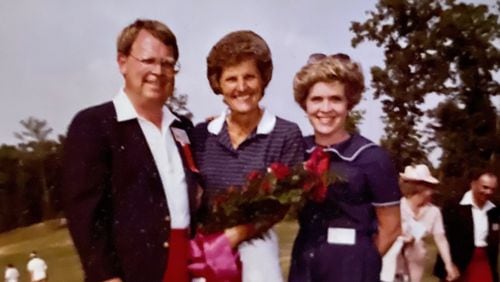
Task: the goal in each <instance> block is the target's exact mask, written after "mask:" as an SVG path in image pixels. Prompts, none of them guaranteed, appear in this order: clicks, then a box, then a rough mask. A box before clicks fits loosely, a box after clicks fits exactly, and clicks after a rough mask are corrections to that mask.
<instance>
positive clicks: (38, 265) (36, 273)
mask: <svg viewBox="0 0 500 282" xmlns="http://www.w3.org/2000/svg"><path fill="white" fill-rule="evenodd" d="M26 269H28V272H29V273H30V281H31V282H46V281H47V263H46V262H45V261H44V260H43V259H42V258H40V257H39V256H38V254H37V253H36V252H31V253H30V260H29V261H28V264H27V266H26Z"/></svg>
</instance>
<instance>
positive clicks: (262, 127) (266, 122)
mask: <svg viewBox="0 0 500 282" xmlns="http://www.w3.org/2000/svg"><path fill="white" fill-rule="evenodd" d="M261 109H262V110H263V112H264V114H263V115H262V118H261V119H260V122H259V125H258V126H257V134H269V133H271V131H272V130H273V129H274V126H275V125H276V116H275V115H273V114H272V113H270V112H269V111H267V110H266V109H265V108H261ZM229 113H231V110H230V109H229V108H226V109H225V110H224V111H223V112H222V114H221V115H219V116H218V117H216V118H215V119H213V120H212V121H211V122H209V123H208V132H210V133H212V134H215V135H217V134H219V133H220V131H221V130H222V127H223V126H224V122H226V117H227V115H228V114H229Z"/></svg>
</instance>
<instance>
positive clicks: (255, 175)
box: [247, 170, 262, 182]
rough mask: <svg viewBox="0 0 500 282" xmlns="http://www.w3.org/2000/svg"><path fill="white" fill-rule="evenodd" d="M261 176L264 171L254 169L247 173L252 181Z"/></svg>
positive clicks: (248, 178)
mask: <svg viewBox="0 0 500 282" xmlns="http://www.w3.org/2000/svg"><path fill="white" fill-rule="evenodd" d="M261 176H262V173H260V171H256V170H254V171H251V172H250V173H249V174H248V175H247V180H248V181H250V182H251V181H254V180H257V179H259V178H260V177H261Z"/></svg>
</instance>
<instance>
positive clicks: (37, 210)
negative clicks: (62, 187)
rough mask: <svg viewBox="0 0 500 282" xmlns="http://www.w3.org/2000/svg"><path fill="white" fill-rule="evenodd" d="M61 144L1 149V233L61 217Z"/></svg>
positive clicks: (40, 143) (46, 142) (37, 143)
mask: <svg viewBox="0 0 500 282" xmlns="http://www.w3.org/2000/svg"><path fill="white" fill-rule="evenodd" d="M62 141H63V138H60V139H59V140H57V141H56V140H38V141H29V142H26V143H20V144H18V145H16V146H11V145H2V146H0V232H3V231H7V230H10V229H14V228H16V227H21V226H26V225H30V224H33V223H37V222H40V221H43V220H47V219H51V218H54V217H57V216H60V211H61V205H60V202H59V198H58V193H57V192H56V191H57V189H56V187H57V182H58V177H59V171H60V168H61V149H62Z"/></svg>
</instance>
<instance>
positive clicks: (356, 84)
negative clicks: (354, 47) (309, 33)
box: [293, 53, 365, 110]
mask: <svg viewBox="0 0 500 282" xmlns="http://www.w3.org/2000/svg"><path fill="white" fill-rule="evenodd" d="M333 81H339V82H341V83H343V84H344V87H345V96H346V99H347V106H348V109H349V110H350V109H352V108H353V107H354V106H356V105H357V104H358V103H359V101H360V100H361V94H362V93H363V91H364V90H365V84H364V77H363V73H362V71H361V67H360V66H359V64H357V63H355V62H353V61H351V59H350V57H349V56H348V55H345V54H341V53H339V54H335V55H330V56H326V55H324V54H318V53H316V54H312V55H311V56H310V58H309V61H308V63H307V64H306V65H305V66H303V67H302V68H301V69H300V70H299V71H298V72H297V74H296V75H295V78H294V80H293V94H294V96H295V101H296V102H297V103H298V104H299V105H300V106H301V107H302V109H304V110H305V101H306V99H307V96H308V95H309V90H310V89H311V87H313V86H314V84H316V83H318V82H333Z"/></svg>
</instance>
